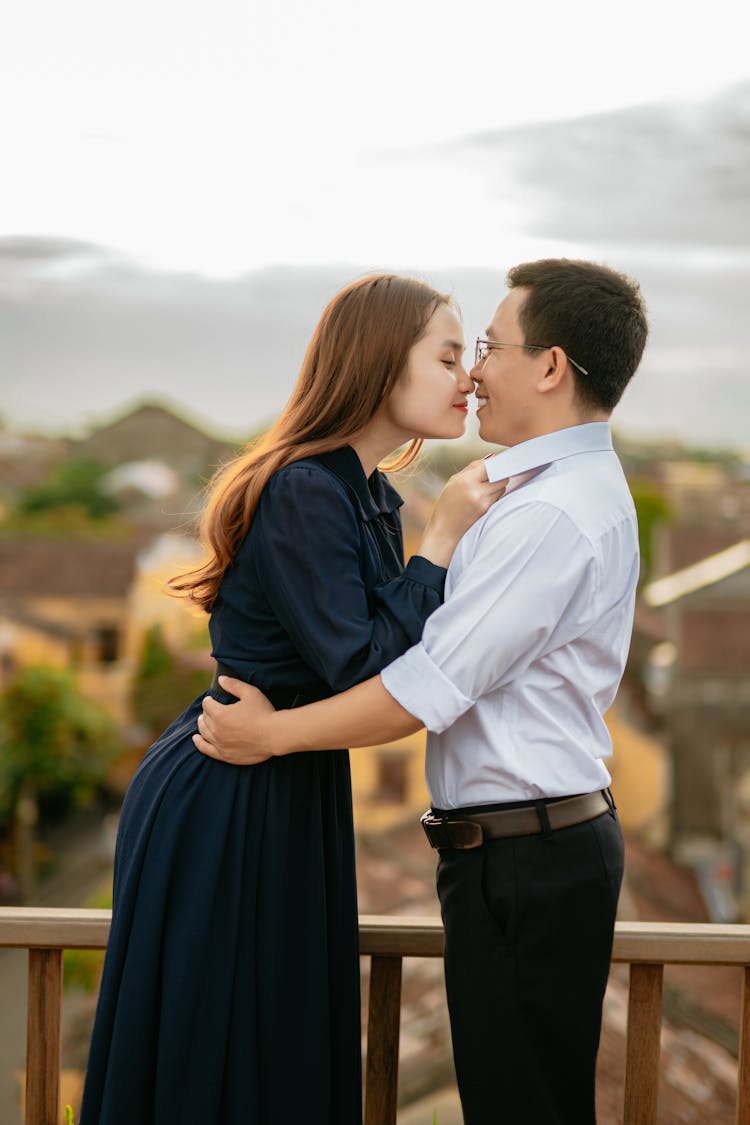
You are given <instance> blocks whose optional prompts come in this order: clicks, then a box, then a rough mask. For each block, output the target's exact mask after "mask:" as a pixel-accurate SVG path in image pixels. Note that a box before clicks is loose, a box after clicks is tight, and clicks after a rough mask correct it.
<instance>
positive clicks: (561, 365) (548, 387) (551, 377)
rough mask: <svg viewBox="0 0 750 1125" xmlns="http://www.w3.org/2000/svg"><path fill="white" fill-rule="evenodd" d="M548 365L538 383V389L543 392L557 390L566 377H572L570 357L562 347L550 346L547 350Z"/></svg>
mask: <svg viewBox="0 0 750 1125" xmlns="http://www.w3.org/2000/svg"><path fill="white" fill-rule="evenodd" d="M545 356H546V359H547V365H546V367H545V369H544V374H543V375H542V378H541V379H540V380H539V382H538V383H537V390H538V391H540V392H541V393H542V394H547V393H548V392H549V391H553V390H556V389H557V388H558V387H559V386H560V385H561V384H562V383H563V382H564V381H565V379H566V377H568V378H572V372H571V371H570V365H569V364H568V357H567V355H566V354H565V352H564V351H563V349H562V348H558V347H554V348H549V349H548V350H547V351H546V352H545Z"/></svg>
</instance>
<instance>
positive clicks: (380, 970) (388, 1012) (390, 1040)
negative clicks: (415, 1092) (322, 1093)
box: [365, 956, 402, 1125]
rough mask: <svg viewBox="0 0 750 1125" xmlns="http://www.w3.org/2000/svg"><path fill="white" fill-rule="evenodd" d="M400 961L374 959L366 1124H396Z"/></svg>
mask: <svg viewBox="0 0 750 1125" xmlns="http://www.w3.org/2000/svg"><path fill="white" fill-rule="evenodd" d="M401 963H402V959H401V957H379V956H373V958H372V961H371V969H370V1003H369V1014H368V1018H367V1081H366V1085H365V1125H396V1107H397V1105H398V1042H399V1032H400V1029H401Z"/></svg>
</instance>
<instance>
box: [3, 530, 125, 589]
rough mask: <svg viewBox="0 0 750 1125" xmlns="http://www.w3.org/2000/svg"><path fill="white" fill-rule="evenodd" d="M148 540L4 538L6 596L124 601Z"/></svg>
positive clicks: (4, 585) (4, 583) (4, 584)
mask: <svg viewBox="0 0 750 1125" xmlns="http://www.w3.org/2000/svg"><path fill="white" fill-rule="evenodd" d="M142 546H143V544H142V542H139V541H134V540H129V541H128V542H109V541H96V540H93V541H84V540H71V539H34V538H25V539H16V540H12V539H11V540H6V539H0V594H2V595H7V596H15V597H19V596H25V597H29V596H37V597H123V596H124V595H125V594H126V593H127V591H128V590H129V589H130V587H131V585H132V583H133V579H134V577H135V561H136V556H137V554H138V551H139V550H140V549H141V547H142Z"/></svg>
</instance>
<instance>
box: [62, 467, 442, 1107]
mask: <svg viewBox="0 0 750 1125" xmlns="http://www.w3.org/2000/svg"><path fill="white" fill-rule="evenodd" d="M400 504H401V498H400V497H399V495H398V493H397V492H396V491H395V490H394V489H393V488H392V486H391V485H390V484H389V483H388V481H387V480H386V478H385V477H383V476H382V475H381V474H380V473H378V472H376V473H374V474H373V476H372V477H371V478H370V480H369V482H368V481H367V479H366V478H365V474H364V471H363V469H362V466H361V464H360V461H359V459H358V457H357V455H356V454H355V452H354V451H353V450H352V449H351V448H350V447H348V446H347V447H345V448H343V449H339V450H336V451H335V452H333V453H329V454H324V455H322V456H320V457H316V458H310V459H306V460H304V461H299V462H296V463H295V464H293V465H290V466H287V467H286V468H285V469H282V470H281V471H280V472H278V473H277V474H276V475H275V476H274V477H273V478H272V480H271V481H270V482H269V484H268V486H267V488H266V489H265V491H264V493H263V496H262V497H261V501H260V504H259V506H258V510H257V513H256V516H255V519H254V521H253V524H252V526H251V529H250V532H249V534H248V536H247V538H246V540H245V542H244V543H243V545H242V547H241V549H240V551H239V553H238V555H237V559H236V561H235V563H234V564H233V566H232V567H231V568H230V570H229V571H228V572H227V574H226V576H225V578H224V581H223V583H222V585H221V589H220V591H219V595H218V598H217V601H216V604H215V606H214V610H213V613H212V616H211V621H210V631H211V640H212V648H213V655H214V656H215V658H216V659H217V660H219V661H221V662H222V663H223V664H226V665H228V666H229V667H230V668H232V669H233V670H234V671H235V672H236V673H237V674H238V677H239V678H242V679H245V680H247V681H248V682H251V683H254V684H256V685H257V686H258V687H260V688H261V689H262V690H263V691H264V692H265V693H266V694H267V695H268V696H269V697H270V698H271V700H272V701H273V702H274V705H275V706H276V707H277V708H278V707H289V706H292V705H293V704H294V702H295V701H299V700H305V701H308V700H313V699H321V698H324V697H327V696H330V695H332V694H333V693H335V692H339V691H343V690H344V689H346V688H348V687H350V686H351V685H353V684H356V683H358V682H359V681H361V680H364V679H367V678H368V677H369V676H371V675H373V674H375V673H377V672H378V671H379V670H380V669H381V668H383V667H384V666H385V665H386V664H387V663H388V662H389V661H391V660H393V659H394V658H395V657H396V656H398V655H399V654H400V653H402V652H404V651H405V649H407V648H408V647H409V646H410V645H412V644H413V643H415V642H416V641H417V640H418V639H419V638H420V636H421V633H422V628H423V625H424V622H425V620H426V619H427V617H428V616H429V615H430V613H431V612H432V611H433V610H434V609H435V608H436V607H437V606H438V605H439V603H440V601H441V599H442V591H443V584H444V579H445V571H444V570H443V569H442V568H440V567H436V566H433V565H432V564H431V563H429V562H428V561H427V560H426V559H423V558H420V557H416V558H413V559H411V561H410V562H409V564H408V566H407V567H406V568H405V569H404V567H403V546H402V536H401V523H400V515H399V511H398V509H399V506H400ZM218 697H219V698H221V695H219V696H218ZM202 698H203V697H202V696H201V697H200V698H198V699H197V700H195V701H194V702H193V703H192V704H191V705H190V706H189V707H188V708H187V710H186V711H185V712H183V714H182V715H180V717H179V718H178V719H176V720H175V722H174V723H173V724H172V725H171V726H170V727H169V728H168V730H166V731H165V732H164V734H163V735H162V736H161V737H160V738H159V739H158V740H157V742H155V743H154V745H153V746H152V747H151V748H150V749H149V751H148V752H147V754H146V756H145V757H144V759H143V762H142V763H141V765H140V767H139V769H138V772H137V773H136V775H135V777H134V779H133V782H132V784H131V786H130V788H129V790H128V793H127V795H126V797H125V801H124V804H123V808H122V814H121V819H120V829H119V835H118V843H117V853H116V858H115V884H114V909H113V923H112V933H111V937H110V942H109V948H108V950H107V956H106V961H105V966H104V974H103V978H102V986H101V992H100V997H99V1004H98V1008H97V1015H96V1021H95V1026H94V1033H93V1038H92V1045H91V1053H90V1058H89V1067H88V1074H87V1079H86V1089H85V1093H84V1101H83V1109H82V1115H81V1122H80V1125H126V1123H127V1125H133V1122H138V1125H187V1123H188V1122H190V1123H191V1125H192V1123H194V1122H200V1123H201V1125H292V1123H294V1125H299V1123H301V1122H305V1123H306V1125H355V1123H357V1122H360V1121H361V1074H360V1011H359V956H358V939H357V900H356V884H355V866H354V833H353V826H352V804H351V785H350V776H349V757H348V751H346V750H331V751H325V752H318V751H315V752H311V753H305V754H294V755H290V756H289V757H285V758H278V759H271V760H270V761H268V762H265V763H263V764H262V765H259V766H252V767H242V766H232V765H228V764H226V763H224V762H218V761H215V760H214V759H212V758H206V757H204V756H203V755H202V754H200V753H199V752H198V751H197V750H196V749H195V747H194V745H193V742H192V737H191V736H192V735H193V734H194V733H195V732H196V730H197V718H198V715H199V713H200V709H201V699H202Z"/></svg>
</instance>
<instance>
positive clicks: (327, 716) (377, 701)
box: [268, 676, 422, 755]
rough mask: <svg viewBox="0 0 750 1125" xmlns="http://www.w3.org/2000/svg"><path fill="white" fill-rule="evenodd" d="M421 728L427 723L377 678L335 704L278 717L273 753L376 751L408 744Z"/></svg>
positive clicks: (271, 723) (272, 732)
mask: <svg viewBox="0 0 750 1125" xmlns="http://www.w3.org/2000/svg"><path fill="white" fill-rule="evenodd" d="M421 726H422V723H421V721H420V720H419V719H417V718H415V717H414V715H412V714H411V713H410V712H409V711H406V710H405V709H404V708H403V707H402V706H401V704H400V703H397V702H396V700H395V699H394V698H393V696H392V695H390V694H389V693H388V692H387V691H386V690H385V688H384V687H383V683H382V680H381V679H380V676H373V677H372V678H371V679H369V680H365V682H364V683H362V684H357V686H356V687H353V688H349V690H348V691H345V692H342V693H341V694H340V695H335V696H333V697H332V698H331V699H323V700H321V701H320V703H310V704H308V705H307V706H306V707H295V708H294V709H293V710H287V711H277V712H276V713H275V714H274V715H273V716H271V718H270V719H269V726H268V729H269V739H270V745H269V749H270V751H271V753H273V754H275V755H279V754H294V753H297V752H298V751H301V750H322V749H328V748H334V747H340V746H374V745H377V744H379V743H383V742H394V741H395V740H396V739H398V738H404V737H405V736H406V735H408V734H413V733H414V732H415V731H417V730H419V729H420V727H421Z"/></svg>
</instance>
